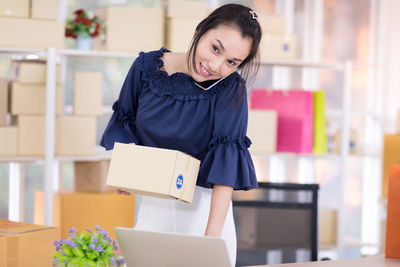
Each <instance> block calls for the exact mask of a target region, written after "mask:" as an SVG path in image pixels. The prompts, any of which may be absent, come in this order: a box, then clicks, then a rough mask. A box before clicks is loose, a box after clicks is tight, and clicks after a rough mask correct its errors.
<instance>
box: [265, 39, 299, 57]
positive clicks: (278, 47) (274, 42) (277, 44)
mask: <svg viewBox="0 0 400 267" xmlns="http://www.w3.org/2000/svg"><path fill="white" fill-rule="evenodd" d="M260 57H261V59H262V60H268V59H295V58H296V36H295V35H293V34H277V33H267V34H263V36H262V38H261V42H260Z"/></svg>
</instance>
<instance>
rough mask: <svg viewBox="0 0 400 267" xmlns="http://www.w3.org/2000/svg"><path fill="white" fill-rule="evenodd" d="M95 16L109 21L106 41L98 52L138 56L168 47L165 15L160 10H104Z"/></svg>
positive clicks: (100, 41) (97, 44)
mask: <svg viewBox="0 0 400 267" xmlns="http://www.w3.org/2000/svg"><path fill="white" fill-rule="evenodd" d="M95 14H96V15H97V16H98V17H99V18H101V19H102V20H103V21H105V24H106V25H107V26H106V30H105V39H104V40H103V39H101V38H95V39H94V40H93V41H94V42H93V47H94V49H99V50H103V49H105V50H114V51H126V52H135V53H138V52H140V51H144V50H145V51H150V50H158V49H160V47H162V46H163V44H164V12H163V10H162V9H160V8H158V9H157V8H144V7H116V6H109V7H102V8H97V9H95Z"/></svg>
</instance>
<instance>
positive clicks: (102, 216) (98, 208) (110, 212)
mask: <svg viewBox="0 0 400 267" xmlns="http://www.w3.org/2000/svg"><path fill="white" fill-rule="evenodd" d="M43 206H44V194H43V191H36V192H35V203H34V221H35V223H39V224H40V223H43V216H44V213H43ZM134 211H135V200H134V196H133V195H130V196H126V195H118V194H117V193H115V192H108V193H88V192H62V193H57V194H55V195H54V198H53V225H55V226H57V227H59V228H60V231H61V238H66V237H68V235H69V234H68V231H69V230H70V229H71V227H75V228H76V229H77V231H78V233H80V232H81V231H83V230H85V229H86V228H90V229H93V227H94V225H99V226H100V227H101V228H102V229H105V230H106V231H108V233H109V235H110V236H111V237H112V239H116V236H115V233H114V228H115V227H117V226H121V227H130V228H132V227H133V226H134V217H135V216H134Z"/></svg>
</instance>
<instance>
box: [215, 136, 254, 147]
mask: <svg viewBox="0 0 400 267" xmlns="http://www.w3.org/2000/svg"><path fill="white" fill-rule="evenodd" d="M221 144H222V145H227V144H237V145H238V146H239V147H240V148H241V149H242V150H244V149H247V148H249V147H250V146H251V140H250V139H249V138H248V137H247V136H244V137H240V136H237V137H231V136H227V135H222V136H214V137H213V138H212V139H211V142H210V144H209V146H208V148H209V149H211V148H212V147H215V146H217V145H221Z"/></svg>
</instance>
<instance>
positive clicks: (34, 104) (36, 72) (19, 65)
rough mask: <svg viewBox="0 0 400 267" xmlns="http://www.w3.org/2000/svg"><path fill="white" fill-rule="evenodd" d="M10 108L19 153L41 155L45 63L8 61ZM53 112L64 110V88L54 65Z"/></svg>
mask: <svg viewBox="0 0 400 267" xmlns="http://www.w3.org/2000/svg"><path fill="white" fill-rule="evenodd" d="M11 66H12V67H11V77H12V78H13V80H12V82H11V92H10V107H9V109H10V111H11V114H12V115H13V116H15V118H16V119H15V121H16V126H17V129H18V130H17V131H18V134H17V136H18V138H17V140H18V142H17V143H18V150H17V151H18V152H17V154H18V155H19V156H44V152H45V127H46V126H45V125H46V124H45V114H46V62H45V61H40V60H25V61H13V62H12V64H11ZM56 81H57V87H56V114H58V115H60V114H62V113H63V108H64V87H63V84H62V83H61V68H60V66H57V79H56Z"/></svg>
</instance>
